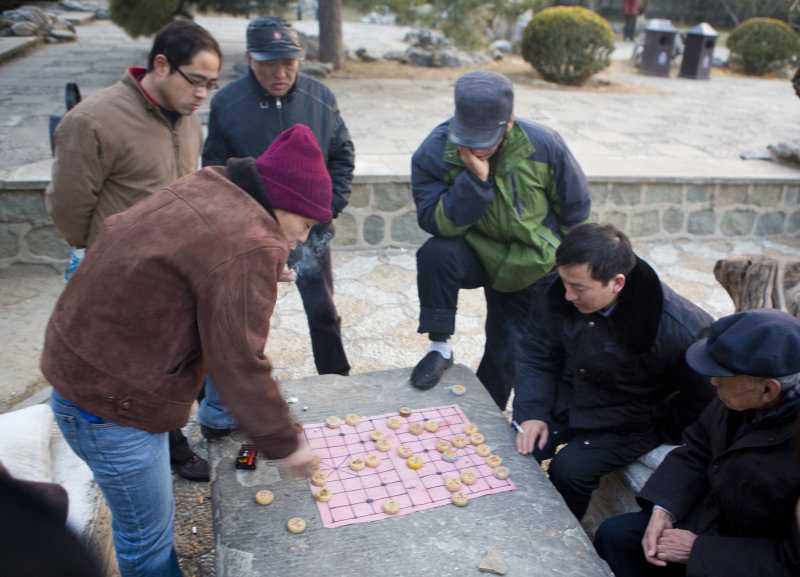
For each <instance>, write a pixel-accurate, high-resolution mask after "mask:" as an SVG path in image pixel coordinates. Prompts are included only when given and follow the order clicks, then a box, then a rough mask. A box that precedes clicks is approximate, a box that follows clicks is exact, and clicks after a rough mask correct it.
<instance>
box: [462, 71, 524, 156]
mask: <svg viewBox="0 0 800 577" xmlns="http://www.w3.org/2000/svg"><path fill="white" fill-rule="evenodd" d="M455 101H456V113H455V116H453V119H452V120H451V121H450V136H449V138H450V142H452V143H453V144H455V145H456V146H466V147H467V148H475V149H478V150H486V149H488V148H492V147H493V146H494V145H495V144H497V143H498V142H500V139H501V138H503V135H504V134H505V133H506V125H507V124H508V121H509V120H511V118H512V116H513V112H514V88H513V87H512V86H511V82H510V81H509V79H508V78H506V77H505V76H502V75H500V74H495V73H494V72H487V71H485V70H478V71H476V72H469V73H467V74H465V75H464V76H462V77H461V78H459V79H458V80H456V89H455Z"/></svg>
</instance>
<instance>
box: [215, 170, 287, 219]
mask: <svg viewBox="0 0 800 577" xmlns="http://www.w3.org/2000/svg"><path fill="white" fill-rule="evenodd" d="M227 169H228V180H230V181H231V182H232V183H233V184H235V185H236V186H238V187H239V188H241V189H242V190H244V191H245V192H246V193H247V194H249V195H250V196H251V197H253V200H255V201H256V202H257V203H258V204H260V205H261V206H262V207H264V210H266V211H267V212H268V213H269V214H270V216H272V218H274V219H275V221H276V222H277V221H278V217H277V216H275V211H274V210H273V209H272V203H271V202H270V201H269V197H268V196H267V189H266V188H265V187H264V181H263V180H261V175H260V174H258V170H256V159H255V158H229V159H228V163H227Z"/></svg>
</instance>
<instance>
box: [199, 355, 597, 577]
mask: <svg viewBox="0 0 800 577" xmlns="http://www.w3.org/2000/svg"><path fill="white" fill-rule="evenodd" d="M409 374H410V369H396V370H390V371H380V372H374V373H365V374H360V375H354V376H350V377H340V376H338V375H324V376H318V377H309V378H305V379H298V380H294V381H289V382H286V383H283V384H282V389H283V392H284V395H285V396H293V397H297V398H298V401H299V402H298V403H297V404H295V405H293V412H294V413H295V417H297V418H298V419H299V420H302V421H303V422H305V423H308V424H313V423H321V422H324V421H325V418H326V417H328V416H330V415H337V416H339V417H340V418H343V417H344V415H345V414H347V413H351V412H352V413H357V414H359V415H364V416H372V415H379V414H384V413H389V412H393V411H396V410H397V409H398V408H399V407H401V406H408V407H412V408H424V407H435V406H441V405H451V404H458V405H459V406H460V408H461V410H462V411H463V412H464V413H465V414H466V416H467V418H468V419H469V420H470V421H471V422H472V423H474V424H476V425H477V426H478V427H479V428H480V431H481V433H483V435H484V436H485V438H486V442H487V443H488V444H490V445H491V447H492V450H493V452H494V453H495V454H497V455H499V456H501V457H502V459H503V464H504V465H507V466H508V467H509V469H510V470H511V478H512V480H513V481H514V483H515V485H516V487H517V489H516V490H514V491H508V492H503V493H496V494H493V495H487V496H483V497H479V498H475V499H472V500H471V501H470V502H469V504H468V505H467V506H466V507H463V508H462V507H456V506H452V505H445V506H442V507H435V508H433V509H427V510H424V511H418V512H415V513H411V514H408V515H404V516H398V517H391V518H387V519H383V520H380V521H374V522H370V523H356V524H353V525H346V526H343V527H338V528H334V529H326V528H324V527H323V526H322V520H321V518H320V516H319V513H318V511H317V505H316V503H315V501H314V499H313V497H312V495H311V492H310V491H309V488H308V483H307V481H306V480H305V479H292V478H284V477H282V475H281V473H280V471H279V469H278V467H277V466H276V465H275V464H274V463H273V462H270V461H266V460H263V459H261V458H260V457H259V460H258V468H257V469H256V470H255V471H246V470H238V469H236V468H235V466H234V462H235V459H236V455H237V453H238V449H239V447H240V445H241V443H242V442H243V441H246V439H245V438H244V437H243V436H241V435H240V434H237V435H234V436H233V437H229V438H228V439H225V440H223V441H220V442H216V443H212V444H211V445H210V451H209V452H210V461H211V464H212V467H213V471H212V477H211V492H212V496H213V508H214V528H215V532H216V550H217V575H218V576H219V577H262V576H264V575H276V576H292V575H300V576H303V575H309V574H312V573H317V572H318V573H319V574H321V575H325V577H339V576H344V575H364V576H373V575H380V576H381V577H389V576H392V575H397V576H403V577H408V576H417V575H420V576H421V575H441V576H448V575H482V574H484V573H481V572H480V571H479V569H478V567H479V565H480V564H481V561H482V560H483V559H484V557H485V556H486V555H487V553H488V552H489V551H490V550H491V549H497V550H498V551H499V552H500V554H501V556H502V559H503V561H504V563H505V565H506V566H507V568H508V572H507V574H508V575H519V576H521V575H525V576H526V577H535V576H547V577H551V576H554V575H559V576H574V577H594V576H603V577H610V576H611V575H612V574H611V572H610V570H609V569H608V566H607V565H606V564H605V562H604V561H602V560H601V559H600V558H599V557H598V556H597V555H596V554H595V552H594V548H593V547H592V544H591V542H590V541H589V539H588V537H587V536H586V534H585V533H584V532H583V530H582V529H581V527H580V525H579V524H578V521H577V520H576V519H575V517H573V516H572V514H571V513H570V512H569V510H568V509H567V507H566V505H565V504H564V502H563V500H562V499H561V497H560V495H559V494H558V492H557V491H556V490H555V489H554V488H553V486H552V485H551V484H550V482H549V481H548V480H547V478H546V477H545V474H544V473H543V472H542V470H541V469H540V468H539V466H538V465H537V464H536V462H535V461H534V460H533V459H532V458H531V457H529V456H527V457H524V456H521V455H518V454H517V453H516V451H515V448H514V434H515V433H514V431H513V429H511V427H510V426H509V424H508V421H507V420H506V418H505V417H504V416H503V414H502V413H501V412H500V411H499V410H498V409H497V407H496V405H495V404H494V402H493V401H492V400H491V398H490V397H489V395H488V393H487V392H486V391H485V389H484V388H483V386H482V385H481V384H480V383H479V382H478V380H477V379H476V378H475V376H474V374H473V373H472V371H470V370H469V369H468V368H467V367H465V366H463V365H455V366H454V367H452V368H451V369H449V370H448V371H447V372H446V373H445V376H444V377H443V378H442V382H440V383H439V385H437V386H436V387H434V388H433V389H431V390H429V391H419V390H417V389H415V388H413V387H412V386H411V385H410V383H409V381H408V378H409ZM454 384H462V385H464V386H465V387H466V388H467V393H466V394H465V395H463V396H455V395H453V394H452V393H451V392H450V390H449V387H450V386H451V385H454ZM303 407H307V411H303V410H302V408H303ZM259 489H269V490H271V491H273V492H274V494H275V500H274V502H273V503H272V504H270V505H268V506H261V505H258V504H256V502H255V501H254V498H253V497H254V495H255V493H256V491H258V490H259ZM292 517H302V518H304V519H305V520H306V521H307V523H308V528H307V529H306V531H305V532H304V533H301V534H299V535H295V534H292V533H290V532H289V531H288V530H287V529H286V521H287V520H288V519H290V518H292Z"/></svg>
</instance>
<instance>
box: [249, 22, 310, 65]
mask: <svg viewBox="0 0 800 577" xmlns="http://www.w3.org/2000/svg"><path fill="white" fill-rule="evenodd" d="M247 52H249V53H250V56H251V57H252V58H253V60H255V61H256V62H265V61H267V60H283V59H288V60H302V59H303V58H305V55H306V53H305V51H304V50H303V47H302V46H301V45H300V37H299V36H298V34H297V30H295V29H294V28H292V25H291V24H290V23H289V22H287V21H286V20H284V19H283V18H275V17H268V18H256V19H255V20H253V21H251V22H250V24H248V25H247Z"/></svg>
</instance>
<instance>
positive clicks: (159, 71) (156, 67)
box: [153, 54, 170, 78]
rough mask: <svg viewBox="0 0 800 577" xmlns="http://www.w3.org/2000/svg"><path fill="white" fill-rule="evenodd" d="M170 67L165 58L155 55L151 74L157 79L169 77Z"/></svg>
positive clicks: (161, 55)
mask: <svg viewBox="0 0 800 577" xmlns="http://www.w3.org/2000/svg"><path fill="white" fill-rule="evenodd" d="M169 70H170V65H169V62H168V61H167V57H166V56H164V55H163V54H156V55H155V57H154V58H153V73H154V74H155V75H156V76H159V77H162V78H163V77H165V76H169Z"/></svg>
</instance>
